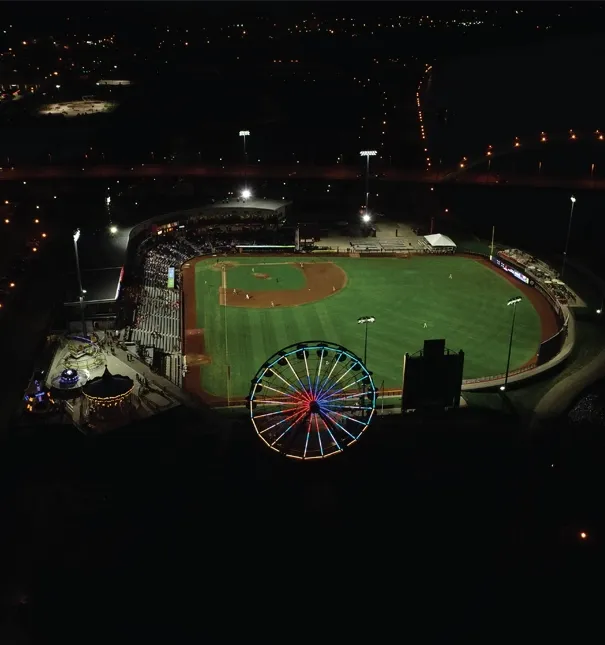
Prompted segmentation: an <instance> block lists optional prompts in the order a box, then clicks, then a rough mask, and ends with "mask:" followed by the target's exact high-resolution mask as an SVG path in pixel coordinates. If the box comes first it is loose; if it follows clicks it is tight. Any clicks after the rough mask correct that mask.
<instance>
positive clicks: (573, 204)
mask: <svg viewBox="0 0 605 645" xmlns="http://www.w3.org/2000/svg"><path fill="white" fill-rule="evenodd" d="M575 205H576V198H575V197H574V196H573V195H572V196H571V210H570V211H569V225H568V227H567V239H566V240H565V251H564V252H563V266H562V267H561V279H563V275H564V274H565V264H566V262H567V248H568V247H569V236H570V235H571V222H572V219H573V207H574V206H575Z"/></svg>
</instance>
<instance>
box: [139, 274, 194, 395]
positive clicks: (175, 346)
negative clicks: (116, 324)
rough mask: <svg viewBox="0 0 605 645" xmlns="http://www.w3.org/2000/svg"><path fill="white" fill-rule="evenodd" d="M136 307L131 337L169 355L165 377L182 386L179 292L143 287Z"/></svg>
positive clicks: (141, 343) (143, 344) (145, 345)
mask: <svg viewBox="0 0 605 645" xmlns="http://www.w3.org/2000/svg"><path fill="white" fill-rule="evenodd" d="M140 303H141V304H139V306H138V307H137V326H136V327H135V328H134V329H131V330H130V334H129V338H128V340H130V341H132V342H135V343H139V344H140V345H142V346H143V347H147V348H150V347H152V348H153V349H154V350H159V351H161V352H162V353H164V354H166V355H167V356H166V365H165V370H166V374H165V376H166V378H168V379H169V380H170V381H172V382H173V383H174V384H175V385H178V386H179V387H180V386H181V384H182V380H183V357H182V353H181V352H182V349H181V338H180V336H181V311H180V303H179V292H178V291H176V290H174V289H166V288H160V287H153V286H143V289H142V292H141V300H140Z"/></svg>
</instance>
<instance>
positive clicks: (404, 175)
mask: <svg viewBox="0 0 605 645" xmlns="http://www.w3.org/2000/svg"><path fill="white" fill-rule="evenodd" d="M246 172H247V176H248V177H249V178H254V179H325V180H330V181H340V180H347V181H350V180H355V179H358V178H359V179H360V178H361V177H362V170H361V169H360V168H359V167H357V166H344V165H340V164H337V165H333V166H302V165H299V164H292V165H281V166H260V165H251V166H249V167H248V169H247V171H246ZM171 176H172V177H209V178H229V177H243V176H244V168H243V167H242V166H224V167H223V166H210V165H204V166H196V165H184V164H170V165H160V164H139V165H136V166H124V165H117V164H104V165H95V166H80V167H77V166H51V165H49V166H23V167H17V168H4V169H3V170H2V171H0V181H26V180H33V179H74V178H89V179H106V178H107V179H113V178H123V177H171ZM498 177H499V179H498V178H497V177H496V176H495V175H490V174H485V173H483V174H481V173H472V172H461V173H428V172H426V171H421V170H418V171H415V170H409V169H401V168H389V169H386V170H384V171H382V172H381V175H380V177H378V180H379V181H401V182H410V183H423V184H436V183H439V182H442V181H447V182H456V183H458V184H470V185H493V186H496V185H498V186H510V187H513V186H529V187H534V188H540V187H542V188H554V187H556V188H570V189H576V190H605V179H557V178H552V177H545V176H527V177H524V176H520V175H505V174H502V173H500V174H499V176H498Z"/></svg>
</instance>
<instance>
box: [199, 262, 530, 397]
mask: <svg viewBox="0 0 605 645" xmlns="http://www.w3.org/2000/svg"><path fill="white" fill-rule="evenodd" d="M326 260H330V261H333V262H335V263H336V264H338V265H339V266H340V267H342V269H343V270H344V271H345V272H346V273H347V276H348V282H347V286H346V287H345V288H344V289H343V290H342V291H340V292H338V293H336V294H334V295H333V296H330V297H329V298H327V299H325V300H322V301H320V302H316V303H311V304H305V305H299V306H296V307H289V308H286V307H283V308H282V307H280V308H279V309H277V308H276V309H246V308H241V307H228V308H227V310H226V311H225V308H224V307H221V306H219V304H218V287H219V286H220V284H221V272H220V271H216V270H214V269H213V264H214V263H215V260H208V261H205V262H199V263H198V264H197V265H196V290H197V294H196V296H197V316H198V326H199V327H200V328H203V329H204V330H205V341H206V353H207V354H209V355H210V356H211V359H212V362H211V364H210V365H207V366H205V367H204V368H203V370H202V382H203V387H204V389H205V390H206V391H208V392H210V393H211V394H215V395H219V396H225V394H226V375H227V367H226V360H225V314H226V318H227V330H228V335H227V337H228V352H229V363H230V368H231V394H232V396H244V395H246V394H247V393H248V389H249V386H250V379H251V378H252V377H253V376H254V374H255V373H256V370H257V369H258V368H259V367H260V366H261V365H262V364H263V363H264V361H265V360H266V359H267V358H269V356H271V355H272V354H273V353H275V352H276V351H278V350H279V349H281V348H282V347H284V346H286V345H290V344H292V343H296V342H300V341H305V340H327V341H331V342H335V343H340V344H342V345H344V346H345V347H347V348H348V349H349V350H351V351H353V352H355V353H357V354H358V355H360V356H362V357H363V342H364V330H363V328H362V326H361V325H358V324H357V318H358V317H359V316H374V317H375V318H376V322H375V323H374V324H373V325H371V327H370V329H369V330H368V331H369V334H368V360H367V364H368V368H369V369H370V370H372V371H373V373H374V379H375V382H376V385H377V387H380V385H381V383H382V381H383V380H384V382H385V387H387V388H389V387H400V386H401V380H402V363H403V356H404V354H405V353H406V352H409V353H414V352H416V351H418V350H419V349H421V348H422V346H423V341H424V339H425V338H445V339H446V346H447V347H449V348H450V349H452V350H454V351H458V350H460V349H463V350H464V352H465V355H466V356H465V370H464V376H465V378H476V377H480V376H490V375H494V374H500V373H503V372H504V370H505V368H506V358H507V351H508V340H509V334H510V322H511V313H512V312H511V310H510V308H507V306H506V301H507V300H508V299H509V298H511V297H513V296H515V295H518V294H519V291H518V290H517V289H516V288H515V287H514V286H513V285H512V284H511V283H510V282H508V281H507V280H506V279H504V278H503V277H501V276H499V275H498V274H496V273H495V272H494V271H492V270H491V269H488V268H486V267H485V266H483V265H481V264H479V263H478V262H475V261H473V260H469V259H467V258H462V257H456V256H443V257H436V258H410V259H407V260H402V259H395V258H368V259H365V258H363V259H356V258H325V259H324V258H321V259H320V258H316V261H326ZM230 261H234V262H236V263H238V265H241V266H238V267H237V268H233V269H230V270H228V271H227V287H228V288H239V289H245V288H250V289H255V290H260V289H261V288H266V289H267V288H269V289H293V288H298V287H297V286H296V285H297V284H298V283H296V280H298V279H299V278H300V279H301V280H302V279H303V278H302V274H301V273H300V271H299V270H298V269H297V267H296V264H295V263H294V264H293V265H292V266H288V265H287V264H282V263H283V262H284V261H288V258H283V257H279V256H273V257H267V258H265V259H262V258H246V257H243V258H237V259H234V260H231V259H230ZM305 261H308V260H305ZM263 262H264V263H266V264H263ZM272 263H274V266H271V264H272ZM252 267H254V268H255V271H259V272H262V273H267V274H269V275H270V276H271V278H272V279H270V280H259V279H258V278H254V277H253V276H252V270H251V269H252ZM450 274H451V275H452V279H450V278H449V275H450ZM277 277H279V283H277V282H276V279H274V278H277ZM282 279H283V282H282ZM248 281H250V285H251V286H250V287H246V286H245V285H248ZM265 285H268V286H265ZM301 286H302V284H301ZM425 322H426V323H427V328H424V323H425ZM539 342H540V319H539V316H538V314H537V312H536V311H535V310H534V308H533V307H532V305H531V304H530V303H529V302H528V301H527V300H524V301H523V302H522V303H521V305H519V306H518V308H517V320H516V325H515V338H514V343H513V351H512V356H511V369H514V368H515V367H519V366H521V365H523V364H524V363H526V362H527V361H528V360H530V359H531V358H532V357H533V356H534V355H535V353H536V351H537V349H538V346H539Z"/></svg>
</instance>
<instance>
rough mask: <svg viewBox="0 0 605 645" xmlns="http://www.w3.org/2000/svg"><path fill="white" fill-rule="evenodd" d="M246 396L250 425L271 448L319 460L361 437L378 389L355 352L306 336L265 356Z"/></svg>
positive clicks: (372, 413)
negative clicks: (307, 338)
mask: <svg viewBox="0 0 605 645" xmlns="http://www.w3.org/2000/svg"><path fill="white" fill-rule="evenodd" d="M247 400H248V405H249V408H250V418H251V420H252V424H253V425H254V428H255V430H256V432H257V433H258V436H259V437H260V438H261V439H262V440H263V441H264V442H265V443H266V444H267V445H268V446H269V447H270V448H272V449H273V450H276V451H277V452H280V453H282V454H284V455H286V456H287V457H293V458H295V459H321V458H323V457H329V456H331V455H334V454H337V453H339V452H341V451H342V450H343V449H344V448H346V447H347V446H350V445H351V444H352V443H354V442H355V441H357V440H358V439H359V438H360V437H361V435H362V434H363V433H364V431H365V430H366V428H367V427H368V425H369V424H370V421H371V420H372V417H373V416H374V411H375V409H376V388H375V386H374V381H373V380H372V376H371V374H370V372H368V370H367V369H366V367H365V365H364V364H363V363H362V361H361V359H360V358H359V357H357V356H356V355H355V354H353V352H350V351H349V350H348V349H346V348H345V347H342V346H341V345H335V344H334V343H327V342H325V341H307V342H304V343H297V344H296V345H290V346H289V347H285V348H284V349H282V350H280V351H279V352H277V353H276V354H274V355H273V356H272V357H271V358H270V359H269V360H268V361H266V362H265V364H264V365H263V366H262V367H261V368H260V369H259V370H258V372H257V373H256V376H255V377H254V378H253V379H252V385H251V387H250V394H249V395H248V399H247Z"/></svg>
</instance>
